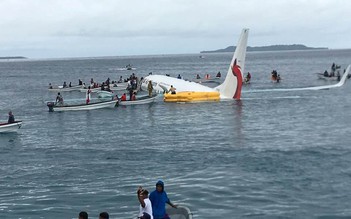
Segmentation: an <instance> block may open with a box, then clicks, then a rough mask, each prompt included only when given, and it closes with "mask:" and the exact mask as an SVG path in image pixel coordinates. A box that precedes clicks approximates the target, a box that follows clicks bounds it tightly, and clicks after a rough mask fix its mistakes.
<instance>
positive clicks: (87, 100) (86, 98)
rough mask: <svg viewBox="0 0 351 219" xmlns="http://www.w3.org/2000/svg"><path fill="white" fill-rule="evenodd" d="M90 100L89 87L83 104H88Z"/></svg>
mask: <svg viewBox="0 0 351 219" xmlns="http://www.w3.org/2000/svg"><path fill="white" fill-rule="evenodd" d="M90 99H91V90H90V86H89V87H88V90H87V93H86V96H85V103H86V104H89V103H90Z"/></svg>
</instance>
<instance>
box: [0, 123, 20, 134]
mask: <svg viewBox="0 0 351 219" xmlns="http://www.w3.org/2000/svg"><path fill="white" fill-rule="evenodd" d="M21 126H22V121H17V122H14V123H0V133H7V132H17V131H18V129H20V128H21Z"/></svg>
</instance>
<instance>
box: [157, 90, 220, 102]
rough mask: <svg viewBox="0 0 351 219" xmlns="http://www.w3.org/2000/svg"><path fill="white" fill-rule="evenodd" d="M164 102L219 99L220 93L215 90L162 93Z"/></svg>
mask: <svg viewBox="0 0 351 219" xmlns="http://www.w3.org/2000/svg"><path fill="white" fill-rule="evenodd" d="M163 100H164V101H165V102H208V101H219V100H220V93H219V92H217V91H209V92H197V91H183V92H177V93H176V94H171V93H166V94H164V99H163Z"/></svg>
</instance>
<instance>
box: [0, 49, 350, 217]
mask: <svg viewBox="0 0 351 219" xmlns="http://www.w3.org/2000/svg"><path fill="white" fill-rule="evenodd" d="M231 57H232V54H229V53H223V54H205V57H204V58H199V54H189V55H160V56H135V57H102V58H84V59H50V60H22V61H21V60H18V61H11V60H3V61H1V62H0V81H1V91H0V121H6V120H7V112H8V111H9V110H12V111H13V112H14V115H15V118H16V119H17V120H23V126H22V128H21V129H20V130H19V131H18V133H12V134H1V135H0V218H5V219H6V218H11V219H12V218H31V219H37V218H50V219H55V218H77V216H78V213H79V212H80V211H82V210H84V211H87V212H88V213H89V216H90V218H98V214H99V213H100V212H102V211H107V212H109V213H110V215H111V218H122V219H124V218H125V219H127V218H133V217H135V216H136V215H137V213H138V200H137V197H136V189H137V187H138V186H143V187H145V188H146V189H148V190H149V191H152V190H154V188H155V183H156V182H157V180H159V179H162V180H164V182H165V190H166V191H167V193H168V196H169V198H170V199H171V201H172V202H174V203H175V204H179V205H186V206H188V207H189V208H190V209H191V211H192V212H193V215H194V218H208V219H210V218H323V219H324V218H351V196H350V194H351V186H350V185H351V165H350V160H351V145H350V142H351V128H350V124H351V98H350V95H351V84H350V83H349V81H347V82H346V84H345V85H344V86H343V87H341V88H338V89H330V90H321V91H294V92H262V93H260V92H258V93H247V92H248V91H250V90H253V89H274V88H292V87H306V86H318V85H326V84H330V83H334V82H327V81H323V80H319V79H317V76H316V74H315V73H316V72H323V71H324V70H329V69H330V66H331V64H332V63H333V62H335V63H337V64H338V65H341V67H342V69H344V68H346V67H347V65H348V64H351V50H321V51H289V52H260V53H248V54H247V59H246V66H245V72H247V71H250V73H251V75H252V83H251V84H249V85H245V86H244V88H243V95H242V100H241V101H222V102H218V103H191V104H179V103H164V102H163V101H162V97H159V99H158V101H157V102H155V103H153V104H150V105H139V106H129V107H117V108H114V109H101V110H93V111H78V112H54V113H49V112H48V109H47V107H46V101H48V100H53V99H54V98H55V95H56V93H54V92H49V91H48V90H47V87H48V84H49V83H53V84H60V85H61V84H62V83H63V81H66V82H67V83H69V82H70V81H71V82H72V84H77V82H78V79H81V80H83V81H84V82H88V81H90V78H94V79H95V80H96V81H104V80H106V79H107V77H110V78H111V79H112V80H117V79H118V78H119V76H123V77H127V76H129V75H130V74H131V73H132V72H134V73H135V74H136V75H137V76H139V77H142V76H146V75H148V73H149V72H153V74H170V75H171V76H177V75H178V74H181V75H182V76H183V77H185V78H189V79H192V78H194V77H195V76H196V74H200V75H201V76H203V75H204V74H206V73H209V74H212V76H214V75H215V74H216V73H217V72H218V71H221V73H222V75H224V74H225V73H226V71H227V70H228V67H229V62H230V60H231ZM127 64H132V65H133V66H134V67H136V68H137V69H136V70H135V71H121V70H118V68H121V67H123V66H125V65H127ZM273 69H276V70H277V71H278V73H279V74H280V75H281V77H282V81H281V83H279V84H276V83H272V82H271V81H270V72H271V71H272V70H273ZM63 96H64V98H65V99H66V100H67V99H71V98H84V97H85V94H84V93H79V92H69V93H63Z"/></svg>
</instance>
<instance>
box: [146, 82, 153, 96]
mask: <svg viewBox="0 0 351 219" xmlns="http://www.w3.org/2000/svg"><path fill="white" fill-rule="evenodd" d="M153 89H154V87H153V86H152V82H151V81H149V83H148V84H147V90H148V91H149V97H152V91H153Z"/></svg>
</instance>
